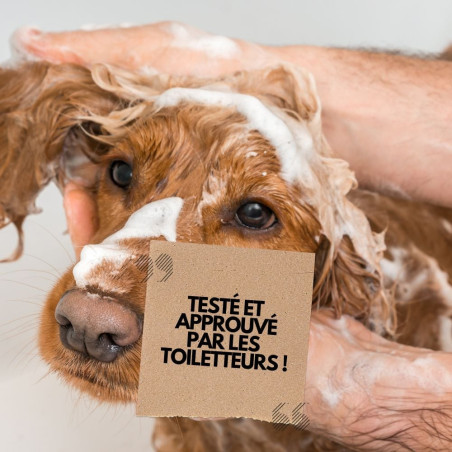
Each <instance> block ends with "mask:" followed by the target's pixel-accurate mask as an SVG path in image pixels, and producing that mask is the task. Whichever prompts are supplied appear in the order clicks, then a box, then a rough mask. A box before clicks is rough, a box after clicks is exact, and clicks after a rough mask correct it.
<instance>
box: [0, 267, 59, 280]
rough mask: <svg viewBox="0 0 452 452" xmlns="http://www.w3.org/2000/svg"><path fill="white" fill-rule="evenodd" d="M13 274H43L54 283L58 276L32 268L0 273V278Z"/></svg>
mask: <svg viewBox="0 0 452 452" xmlns="http://www.w3.org/2000/svg"><path fill="white" fill-rule="evenodd" d="M14 273H45V274H47V275H50V276H52V277H53V278H54V279H53V280H52V281H56V280H57V279H58V278H59V276H58V275H54V274H53V273H52V272H49V271H47V270H37V269H33V268H21V269H20V270H11V271H9V272H4V273H0V276H5V275H11V274H14Z"/></svg>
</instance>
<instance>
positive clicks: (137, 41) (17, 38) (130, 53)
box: [12, 22, 275, 77]
mask: <svg viewBox="0 0 452 452" xmlns="http://www.w3.org/2000/svg"><path fill="white" fill-rule="evenodd" d="M12 45H13V47H14V48H15V50H16V51H18V52H19V53H22V54H25V55H27V54H28V55H29V56H32V57H38V58H39V59H43V60H46V61H49V62H52V63H76V64H81V65H85V66H90V65H92V64H95V63H105V64H112V65H115V66H121V67H123V68H126V69H129V70H146V69H149V68H151V69H155V70H157V71H159V72H163V73H168V74H175V75H196V76H202V77H213V76H218V75H221V74H224V73H231V72H234V71H237V70H241V69H254V68H258V67H263V66H266V65H269V64H271V63H272V62H274V61H275V57H274V56H272V54H271V53H270V52H267V51H266V49H265V48H264V47H263V46H259V45H256V44H252V43H249V42H245V41H240V40H237V39H229V38H226V37H223V36H216V35H212V34H210V33H206V32H203V31H201V30H198V29H196V28H194V27H190V26H188V25H184V24H181V23H177V22H161V23H156V24H149V25H143V26H136V27H127V28H126V27H117V28H104V29H98V30H91V31H85V30H78V31H70V32H59V33H45V32H41V31H39V30H36V29H31V28H23V29H20V30H18V31H17V32H16V33H15V35H14V37H13V40H12Z"/></svg>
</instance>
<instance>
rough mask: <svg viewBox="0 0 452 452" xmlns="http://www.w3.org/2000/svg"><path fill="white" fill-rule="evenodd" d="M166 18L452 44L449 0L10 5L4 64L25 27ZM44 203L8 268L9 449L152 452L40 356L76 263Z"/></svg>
mask: <svg viewBox="0 0 452 452" xmlns="http://www.w3.org/2000/svg"><path fill="white" fill-rule="evenodd" d="M160 20H179V21H183V22H187V23H190V24H192V25H194V26H198V27H200V28H203V29H205V30H208V31H211V32H215V33H218V34H224V35H228V36H233V37H238V38H242V39H246V40H251V41H255V42H262V43H266V44H297V43H306V44H314V45H332V46H343V47H381V48H389V49H401V50H405V51H410V52H419V51H420V52H439V51H441V49H443V48H444V47H445V46H446V45H447V44H448V43H449V42H452V2H451V1H449V0H429V1H427V0H367V1H363V0H341V1H338V0H316V1H308V0H297V1H294V0H191V1H186V0H163V1H161V2H157V1H155V0H154V1H151V0H147V1H136V0H128V1H126V2H125V1H118V0H109V1H107V0H79V1H72V2H66V1H61V0H40V1H36V0H33V1H32V0H28V1H27V0H13V1H8V2H7V1H6V0H4V1H3V2H2V6H1V12H0V61H4V60H6V59H7V58H8V57H9V46H8V39H9V36H10V35H11V33H12V32H13V31H14V30H15V29H16V28H17V27H20V26H23V25H35V26H37V27H39V28H42V29H44V30H68V29H74V28H78V27H79V26H81V25H83V24H90V23H95V24H115V23H123V22H132V23H136V24H139V23H145V22H153V21H160ZM0 183H1V181H0ZM11 190H14V187H11ZM37 204H38V205H39V206H40V207H42V208H43V210H44V213H43V214H41V215H34V216H32V217H29V219H28V220H27V221H26V224H25V237H26V244H25V253H26V255H25V256H24V257H23V258H22V259H21V260H20V261H19V262H17V263H13V264H0V450H2V451H8V452H10V451H11V452H25V451H43V452H44V451H45V452H56V451H65V452H75V451H79V450H84V451H86V452H91V451H93V452H94V451H95V452H103V451H109V452H116V451H124V450H127V451H128V452H135V451H142V450H150V447H149V437H150V429H151V427H150V426H151V420H148V419H144V420H143V419H137V418H135V417H134V408H133V407H128V408H118V407H113V408H112V407H98V406H97V405H96V404H95V403H92V402H90V401H88V400H87V399H86V398H83V397H80V395H79V394H77V393H75V392H73V391H71V390H68V389H67V388H65V387H64V386H63V385H62V384H60V383H59V382H58V380H57V379H56V377H54V376H49V375H47V370H46V368H45V366H44V365H43V364H41V363H40V362H39V360H38V359H37V357H36V347H35V342H34V341H35V335H36V330H37V322H38V313H39V310H40V306H41V305H42V302H43V300H44V297H45V294H46V292H47V291H48V290H49V288H50V287H51V285H52V282H53V281H55V279H56V278H57V277H58V274H59V273H62V271H63V270H64V269H65V268H66V267H67V266H68V265H69V264H70V263H71V262H72V261H73V253H72V250H71V248H70V243H69V240H68V237H67V236H66V235H64V234H63V232H64V230H65V227H66V226H65V220H64V215H63V211H62V207H61V206H62V200H61V196H60V194H59V193H58V191H57V190H56V189H55V188H54V187H49V188H47V189H46V190H45V191H44V192H43V193H42V195H41V196H40V197H39V199H38V203H37ZM14 241H15V235H14V232H13V231H12V230H10V229H7V230H2V231H0V256H1V257H4V256H6V255H8V253H9V252H10V251H11V250H12V248H13V243H14Z"/></svg>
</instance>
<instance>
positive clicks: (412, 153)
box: [268, 46, 452, 206]
mask: <svg viewBox="0 0 452 452" xmlns="http://www.w3.org/2000/svg"><path fill="white" fill-rule="evenodd" d="M268 51H269V52H272V53H273V54H274V55H275V57H276V56H278V57H279V58H281V59H284V60H286V61H289V62H291V63H293V64H296V65H299V66H302V67H306V68H307V69H308V70H309V71H311V72H312V73H313V74H314V77H315V79H316V81H317V85H318V90H319V96H320V99H321V101H322V105H323V127H324V132H325V135H326V137H327V139H328V141H329V142H330V144H331V146H332V148H333V151H334V152H335V153H336V154H337V155H338V156H340V157H342V158H344V159H345V160H347V161H349V162H350V165H351V167H352V168H353V169H354V170H355V172H356V174H357V177H358V180H359V181H360V183H361V185H362V186H366V187H369V188H372V189H377V190H380V191H386V192H394V193H395V194H398V195H401V196H404V195H405V196H408V197H413V198H415V199H419V200H425V201H431V202H434V203H437V204H443V205H448V206H452V164H451V162H452V127H450V124H451V123H452V102H450V101H449V99H452V83H451V80H452V63H451V62H445V61H437V60H422V59H417V58H410V57H405V56H401V55H388V54H383V53H372V52H363V51H354V50H343V49H329V48H321V47H303V46H290V47H269V48H268Z"/></svg>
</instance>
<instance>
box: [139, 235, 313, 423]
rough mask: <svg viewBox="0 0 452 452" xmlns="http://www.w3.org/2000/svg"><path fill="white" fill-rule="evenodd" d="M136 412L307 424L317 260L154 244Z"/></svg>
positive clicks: (304, 255)
mask: <svg viewBox="0 0 452 452" xmlns="http://www.w3.org/2000/svg"><path fill="white" fill-rule="evenodd" d="M147 265H148V273H147V278H148V286H147V296H146V308H145V320H144V331H143V345H142V353H141V371H140V384H139V390H138V405H137V414H138V415H143V416H152V417H162V416H163V417H166V416H168V417H172V416H187V417H202V418H204V417H206V418H208V417H247V418H253V419H259V420H263V421H270V422H272V421H273V422H280V423H283V424H287V423H293V424H297V422H299V417H300V413H299V411H300V410H301V407H302V405H303V399H304V383H305V374H306V359H307V350H308V337H309V320H310V313H311V302H312V283H313V271H314V254H311V253H297V252H288V251H287V252H286V251H271V250H260V249H244V248H229V247H222V246H212V245H194V244H186V243H171V242H164V241H153V242H151V245H150V254H149V257H148V259H147Z"/></svg>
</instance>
